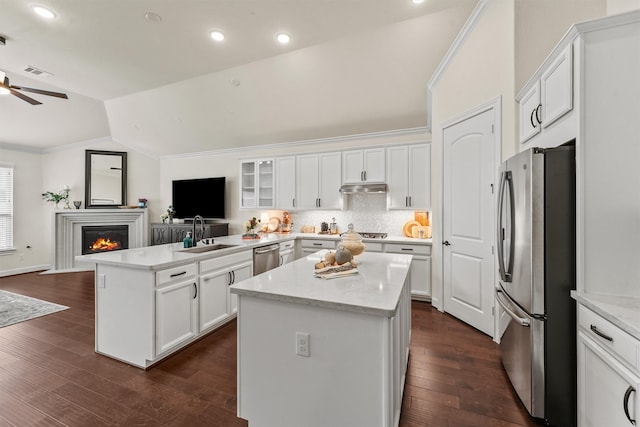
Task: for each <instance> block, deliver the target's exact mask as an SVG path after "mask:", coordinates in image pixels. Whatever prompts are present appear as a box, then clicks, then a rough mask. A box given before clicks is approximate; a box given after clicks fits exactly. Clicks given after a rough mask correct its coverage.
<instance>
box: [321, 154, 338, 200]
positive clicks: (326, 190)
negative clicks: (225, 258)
mask: <svg viewBox="0 0 640 427" xmlns="http://www.w3.org/2000/svg"><path fill="white" fill-rule="evenodd" d="M340 159H341V153H323V154H320V155H319V157H318V161H319V166H318V167H319V171H320V175H319V177H318V180H319V187H318V198H319V200H318V207H319V208H322V209H340V200H341V197H342V195H341V194H340V186H341V185H342V169H341V167H340Z"/></svg>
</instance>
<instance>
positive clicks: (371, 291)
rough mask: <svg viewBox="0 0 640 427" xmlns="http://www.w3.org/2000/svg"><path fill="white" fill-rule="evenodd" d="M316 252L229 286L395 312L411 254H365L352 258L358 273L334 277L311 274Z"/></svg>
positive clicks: (305, 300) (374, 311) (350, 307)
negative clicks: (326, 277) (320, 277)
mask: <svg viewBox="0 0 640 427" xmlns="http://www.w3.org/2000/svg"><path fill="white" fill-rule="evenodd" d="M326 252H327V251H326V250H324V251H319V252H316V253H314V254H311V255H309V256H307V257H305V258H300V259H298V260H296V261H294V262H292V263H289V264H285V265H283V266H282V267H280V268H276V269H274V270H270V271H268V272H266V273H263V274H259V275H257V276H254V277H252V278H249V279H246V280H244V281H242V282H239V283H236V284H234V285H232V286H231V287H230V290H231V293H233V294H237V295H239V296H251V297H257V298H266V299H270V300H277V301H284V302H291V303H297V304H307V305H313V306H318V307H325V308H331V309H337V310H346V311H353V312H357V313H363V314H372V315H377V316H384V317H392V316H394V315H395V313H396V310H397V307H398V302H399V300H400V296H401V293H402V288H403V285H404V282H405V279H406V276H407V274H408V273H409V268H410V266H411V258H412V257H411V255H403V254H385V253H368V252H365V253H364V254H362V255H359V256H358V257H356V262H357V264H358V273H357V274H352V275H347V276H343V277H340V278H334V279H319V278H317V277H314V275H313V273H314V266H315V264H316V263H317V262H319V261H320V260H321V259H322V258H323V257H324V254H325V253H326Z"/></svg>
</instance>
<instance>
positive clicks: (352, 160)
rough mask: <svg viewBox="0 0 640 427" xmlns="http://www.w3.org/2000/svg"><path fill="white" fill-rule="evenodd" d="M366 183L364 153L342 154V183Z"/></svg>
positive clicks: (348, 152) (347, 152)
mask: <svg viewBox="0 0 640 427" xmlns="http://www.w3.org/2000/svg"><path fill="white" fill-rule="evenodd" d="M362 181H364V152H363V151H362V150H351V151H345V152H343V153H342V182H344V183H345V184H358V183H360V182H362Z"/></svg>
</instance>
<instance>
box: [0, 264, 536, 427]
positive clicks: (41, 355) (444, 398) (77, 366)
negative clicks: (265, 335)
mask: <svg viewBox="0 0 640 427" xmlns="http://www.w3.org/2000/svg"><path fill="white" fill-rule="evenodd" d="M0 289H4V290H7V291H11V292H15V293H18V294H22V295H27V296H32V297H34V298H40V299H44V300H46V301H50V302H55V303H58V304H64V305H67V306H69V307H70V309H69V310H65V311H62V312H58V313H55V314H51V315H48V316H44V317H41V318H37V319H33V320H29V321H27V322H23V323H19V324H15V325H12V326H8V327H5V328H0V427H4V426H31V425H36V426H63V425H66V426H103V425H104V426H106V425H121V426H164V425H171V426H187V425H188V426H221V427H222V426H224V427H233V426H247V422H246V421H245V420H242V419H239V418H237V417H236V324H235V322H232V323H230V324H229V325H227V326H225V327H223V328H221V329H219V330H218V331H216V332H214V333H212V334H210V335H209V336H207V337H206V338H204V339H202V340H200V341H198V342H197V343H195V344H194V345H192V346H190V347H188V348H187V349H185V350H183V351H182V352H180V353H179V354H177V355H175V356H173V357H171V358H169V359H167V360H165V361H164V362H162V363H160V364H158V365H156V366H155V367H153V368H151V369H150V370H148V371H143V370H141V369H138V368H134V367H131V366H128V365H126V364H124V363H121V362H117V361H115V360H112V359H110V358H107V357H104V356H99V355H97V354H95V353H94V317H93V316H94V288H93V273H65V274H54V275H39V274H37V273H30V274H23V275H17V276H9V277H2V278H0ZM412 322H413V323H412V342H411V356H410V364H409V371H408V376H407V382H406V386H405V392H404V401H403V408H402V416H401V420H400V425H401V426H402V427H417V426H437V427H439V426H446V427H459V426H460V427H461V426H474V427H478V426H496V427H497V426H499V427H515V426H534V425H536V424H535V423H534V421H533V420H532V419H531V418H530V417H529V416H528V414H527V413H526V410H525V409H524V408H523V407H522V405H521V404H520V403H519V401H518V400H517V398H516V396H515V394H514V393H513V391H512V389H511V387H510V385H509V383H508V380H507V378H506V375H505V374H504V371H503V369H502V366H501V365H500V357H499V352H498V347H497V345H496V344H495V343H494V342H492V341H491V339H490V338H489V337H487V336H486V335H484V334H482V333H480V332H478V331H476V330H475V329H473V328H471V327H469V326H467V325H465V324H464V323H462V322H460V321H458V320H456V319H455V318H453V317H451V316H449V315H447V314H442V313H440V312H438V311H437V310H435V309H432V308H431V305H430V304H428V303H422V302H413V304H412ZM265 398H268V396H265ZM300 427H304V426H300ZM327 427H338V426H327Z"/></svg>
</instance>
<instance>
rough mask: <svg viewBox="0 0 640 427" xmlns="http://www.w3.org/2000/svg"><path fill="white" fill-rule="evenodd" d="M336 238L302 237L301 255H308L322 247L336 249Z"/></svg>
mask: <svg viewBox="0 0 640 427" xmlns="http://www.w3.org/2000/svg"><path fill="white" fill-rule="evenodd" d="M336 243H337V241H336V240H320V239H302V240H301V241H300V256H301V257H306V256H307V255H311V254H312V253H314V252H318V251H319V250H321V249H335V248H336Z"/></svg>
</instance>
